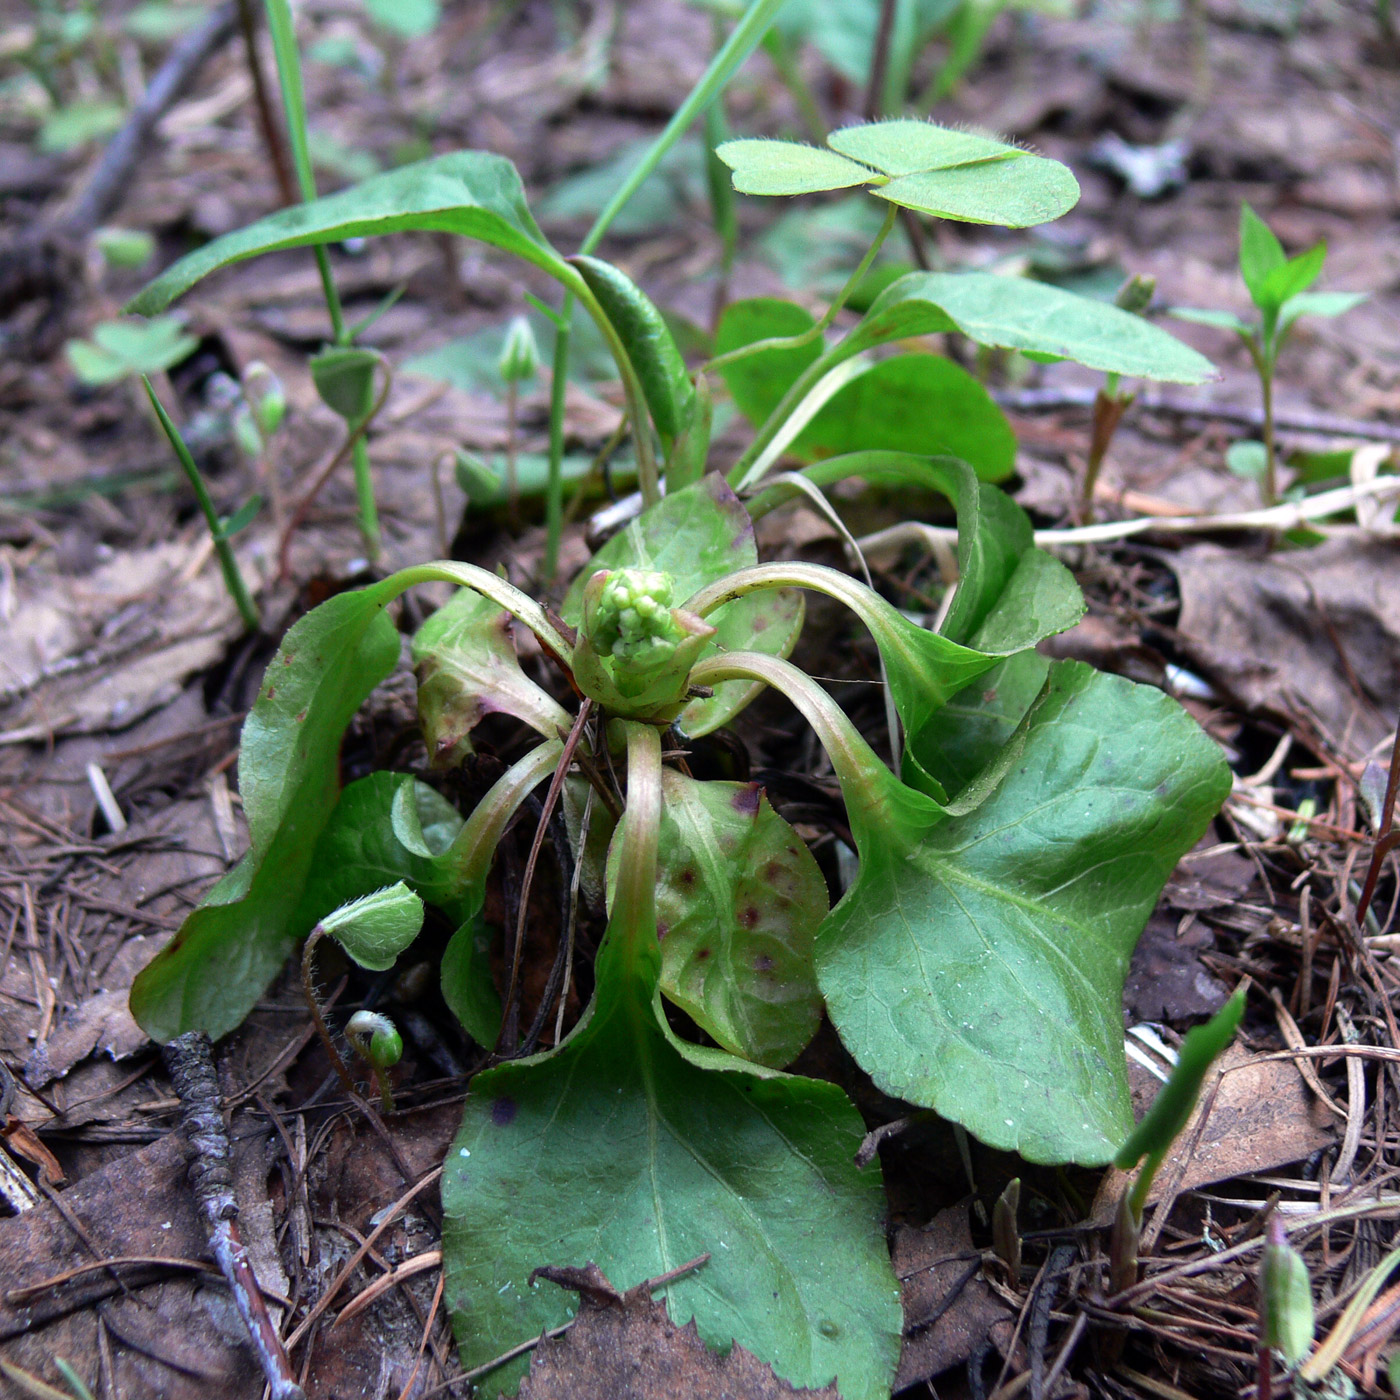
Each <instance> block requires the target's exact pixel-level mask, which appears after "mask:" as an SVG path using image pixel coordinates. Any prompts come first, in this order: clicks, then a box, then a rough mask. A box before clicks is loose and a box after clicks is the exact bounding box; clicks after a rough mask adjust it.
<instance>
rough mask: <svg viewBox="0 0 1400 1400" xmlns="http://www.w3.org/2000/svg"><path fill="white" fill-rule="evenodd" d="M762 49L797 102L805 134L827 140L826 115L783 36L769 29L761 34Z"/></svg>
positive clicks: (811, 137)
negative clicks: (762, 35)
mask: <svg viewBox="0 0 1400 1400" xmlns="http://www.w3.org/2000/svg"><path fill="white" fill-rule="evenodd" d="M763 51H764V53H766V54H767V55H768V59H769V61H770V62H771V63H772V65H773V68H774V71H775V72H776V73H777V75H778V77H779V79H780V80H781V82H782V84H783V86H784V87H785V88H786V89H787V90H788V94H789V95H790V96H791V98H792V100H793V101H794V102H795V103H796V104H797V115H798V116H799V117H800V118H801V119H802V125H803V126H804V127H806V128H807V135H808V137H809V138H810V139H811V140H812V141H814V142H816V144H817V145H822V144H823V143H824V142H825V141H826V118H825V117H824V116H822V109H821V104H820V103H819V102H818V101H817V95H816V93H814V92H813V91H812V87H811V84H810V83H808V81H807V79H806V78H804V77H803V76H802V69H801V67H799V65H798V62H797V58H796V56H795V55H794V53H793V51H792V50H791V49H790V48H789V47H788V45H787V42H786V41H785V40H784V39H783V36H782V35H781V34H778V33H776V32H770V33H768V34H767V35H766V36H765V37H764V40H763Z"/></svg>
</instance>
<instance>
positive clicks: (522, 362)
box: [496, 316, 540, 384]
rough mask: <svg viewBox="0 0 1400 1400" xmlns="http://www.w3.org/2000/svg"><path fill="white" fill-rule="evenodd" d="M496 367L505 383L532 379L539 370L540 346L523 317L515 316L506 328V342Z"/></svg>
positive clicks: (516, 382)
mask: <svg viewBox="0 0 1400 1400" xmlns="http://www.w3.org/2000/svg"><path fill="white" fill-rule="evenodd" d="M496 369H497V371H498V372H499V374H500V376H501V378H502V379H504V380H505V381H506V383H507V384H519V383H520V382H521V381H522V380H525V379H533V378H534V377H535V376H536V375H537V374H538V373H539V372H540V347H539V346H538V345H536V344H535V333H534V331H532V330H531V329H530V323H529V321H527V320H526V319H525V317H523V316H516V317H515V318H514V319H513V320H512V321H511V323H510V325H509V326H508V327H507V328H506V343H505V344H504V345H503V346H502V347H501V357H500V359H499V360H497V361H496Z"/></svg>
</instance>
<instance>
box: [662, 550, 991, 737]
mask: <svg viewBox="0 0 1400 1400" xmlns="http://www.w3.org/2000/svg"><path fill="white" fill-rule="evenodd" d="M762 588H810V589H812V590H813V591H815V592H817V593H825V594H826V595H827V596H828V597H831V598H835V599H836V600H837V602H840V603H844V604H845V605H846V606H847V607H848V608H850V609H851V611H852V612H854V613H855V614H856V616H857V617H859V618H860V620H861V621H862V622H863V623H864V624H865V625H866V627H867V628H869V629H870V634H871V636H872V637H874V639H875V644H876V646H877V647H878V648H879V649H880V655H881V657H882V658H883V660H884V662H885V665H886V666H887V667H888V668H889V677H890V689H891V690H892V692H893V694H894V699H895V705H896V706H897V707H898V710H899V715H900V718H901V719H902V720H903V721H904V725H905V728H906V729H907V730H909V731H910V732H911V733H913V732H916V731H917V730H918V728H919V726H920V724H921V723H922V722H923V720H924V719H926V718H927V716H928V715H929V714H931V713H932V712H933V711H934V710H936V709H937V708H939V707H940V706H942V705H944V704H946V703H947V701H948V700H950V699H951V698H952V697H953V696H954V695H955V694H956V693H957V692H958V691H959V690H961V689H962V688H963V687H964V686H966V685H969V684H970V683H971V682H972V681H973V680H975V679H976V678H977V677H978V676H979V675H981V674H983V673H984V672H986V671H987V670H989V669H990V668H991V667H992V666H993V665H994V664H995V659H994V658H993V657H992V656H990V655H986V654H984V653H982V652H979V651H974V650H972V649H971V648H969V647H964V646H960V645H959V644H958V643H956V642H952V641H949V640H948V638H947V637H944V636H941V635H940V634H939V633H937V632H930V631H928V630H927V629H926V628H923V627H920V626H919V625H918V624H917V623H914V622H910V620H909V619H908V618H907V617H905V616H904V614H903V613H901V612H900V611H899V610H898V609H897V608H895V607H894V606H893V605H891V604H890V603H887V602H886V601H885V600H884V599H883V598H882V597H880V595H879V594H878V593H875V592H873V591H872V590H871V589H869V588H867V587H865V585H864V584H862V583H858V582H857V581H856V580H855V579H853V578H851V577H850V575H849V574H844V573H842V572H841V571H840V570H839V569H830V568H827V567H826V566H825V565H822V564H797V563H778V564H759V565H758V566H757V567H755V568H752V569H739V570H738V571H737V572H735V573H732V574H729V575H727V576H726V577H725V578H722V579H720V580H719V581H718V582H716V583H712V584H710V585H709V586H708V587H706V588H702V589H701V590H700V591H699V592H698V593H696V594H695V595H694V596H693V597H692V598H690V599H689V600H688V601H687V602H686V603H685V604H684V605H683V606H684V608H685V610H686V611H688V612H693V613H695V614H696V615H697V616H699V617H705V616H706V615H707V614H708V613H711V612H713V611H715V609H716V608H720V607H722V606H723V605H724V604H725V603H730V602H733V601H734V599H736V598H742V597H743V596H744V595H745V594H748V593H752V592H755V591H756V590H758V589H762Z"/></svg>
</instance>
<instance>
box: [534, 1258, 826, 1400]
mask: <svg viewBox="0 0 1400 1400" xmlns="http://www.w3.org/2000/svg"><path fill="white" fill-rule="evenodd" d="M539 1272H540V1273H541V1274H542V1275H543V1276H544V1277H546V1278H548V1279H550V1280H551V1281H552V1282H554V1283H558V1284H560V1285H561V1286H563V1287H566V1288H572V1289H576V1290H577V1291H578V1293H579V1312H578V1318H577V1320H576V1321H575V1322H574V1324H573V1326H572V1327H570V1328H569V1330H568V1331H567V1332H565V1333H564V1334H563V1336H561V1337H551V1338H546V1339H545V1340H544V1341H542V1342H541V1343H540V1344H539V1346H538V1347H536V1348H535V1352H534V1355H533V1357H532V1358H531V1361H530V1372H529V1374H528V1375H527V1376H526V1377H525V1380H524V1382H523V1383H522V1384H521V1387H520V1400H676V1398H677V1397H679V1396H685V1397H686V1400H735V1397H738V1396H742V1397H743V1400H790V1397H792V1396H808V1397H812V1398H813V1400H816V1397H824V1400H839V1396H838V1395H837V1391H836V1387H835V1386H834V1385H829V1386H825V1387H824V1388H822V1389H821V1390H794V1389H793V1388H792V1386H790V1385H789V1384H788V1383H787V1382H786V1381H783V1380H780V1379H779V1378H778V1377H777V1376H775V1375H774V1374H773V1368H772V1367H771V1366H768V1365H766V1364H765V1363H764V1362H762V1361H760V1360H758V1358H757V1357H755V1356H754V1355H752V1354H751V1353H750V1352H747V1351H745V1350H744V1348H743V1347H741V1346H738V1345H735V1346H734V1347H732V1348H731V1349H730V1351H729V1354H728V1355H727V1356H720V1355H718V1354H717V1353H716V1352H713V1351H711V1350H710V1349H709V1347H707V1346H706V1345H705V1343H704V1342H702V1341H701V1340H700V1337H699V1334H698V1333H697V1332H696V1330H695V1324H694V1322H690V1323H687V1324H686V1326H684V1327H677V1326H676V1324H675V1323H674V1322H672V1321H671V1319H670V1317H669V1316H668V1315H667V1313H666V1305H665V1304H664V1303H660V1302H655V1301H653V1300H652V1298H651V1295H650V1291H649V1289H648V1288H647V1285H646V1284H642V1285H641V1286H640V1287H639V1288H634V1289H631V1290H629V1291H628V1292H627V1293H624V1294H619V1293H617V1292H616V1291H615V1290H614V1289H613V1287H612V1285H611V1284H610V1283H609V1282H608V1281H607V1279H606V1278H605V1277H604V1276H603V1274H602V1271H601V1270H600V1269H599V1268H598V1267H597V1266H596V1265H594V1264H590V1265H588V1267H587V1268H586V1269H550V1270H540V1271H539Z"/></svg>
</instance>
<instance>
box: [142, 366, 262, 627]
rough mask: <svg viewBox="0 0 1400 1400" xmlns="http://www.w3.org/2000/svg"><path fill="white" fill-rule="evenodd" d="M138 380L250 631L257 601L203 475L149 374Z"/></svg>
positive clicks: (256, 621)
mask: <svg viewBox="0 0 1400 1400" xmlns="http://www.w3.org/2000/svg"><path fill="white" fill-rule="evenodd" d="M141 382H142V383H143V384H144V385H145V386H146V395H147V397H148V398H149V399H150V401H151V407H152V408H153V409H154V410H155V414H156V417H157V418H158V419H159V420H160V426H161V427H162V428H163V429H164V431H165V436H166V437H167V439H169V442H170V446H171V447H172V449H174V452H175V456H176V458H177V459H178V460H179V463H180V465H181V467H183V468H184V472H185V476H186V477H188V478H189V483H190V486H191V487H192V488H193V490H194V495H195V500H197V501H198V502H199V509H200V512H201V513H202V514H203V516H204V519H205V522H206V523H207V524H208V526H209V533H210V535H211V536H212V537H213V540H214V552H215V553H216V554H217V555H218V558H219V569H220V570H221V572H222V573H223V576H224V586H225V587H226V588H227V589H228V591H229V596H230V597H231V598H232V599H233V603H234V606H235V607H236V608H237V609H238V615H239V617H241V618H242V619H243V625H244V626H245V627H246V628H247V629H248V630H249V631H250V632H256V631H257V629H258V625H259V623H260V621H261V619H260V617H259V614H258V609H257V605H256V604H255V603H254V602H253V600H252V598H251V597H249V595H248V589H247V586H246V585H245V584H244V582H243V575H242V574H241V573H240V572H239V570H238V561H237V560H236V559H235V558H234V556H233V546H232V545H231V544H229V541H228V536H227V535H226V534H225V533H224V526H223V521H222V520H220V519H219V513H218V511H217V510H215V509H214V501H213V499H212V497H211V496H210V495H209V489H208V487H206V486H205V484H204V478H203V476H201V475H200V471H199V468H198V467H197V466H196V465H195V460H194V458H193V457H192V456H191V455H190V450H189V448H188V447H186V446H185V440H184V438H183V437H181V436H180V430H179V429H178V428H177V427H176V426H175V424H174V423H173V422H172V421H171V418H170V415H169V414H168V413H167V412H166V411H165V408H164V407H163V406H162V404H161V401H160V400H159V399H158V398H157V397H156V391H155V390H154V389H153V388H152V387H151V381H150V379H149V377H148V376H146V375H144V374H143V375H142V376H141Z"/></svg>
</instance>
